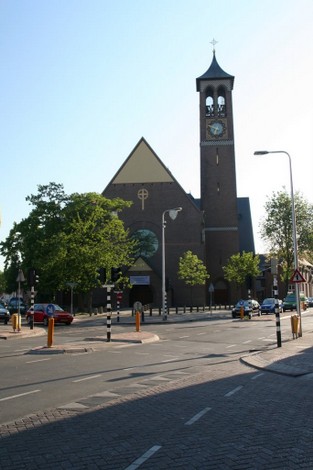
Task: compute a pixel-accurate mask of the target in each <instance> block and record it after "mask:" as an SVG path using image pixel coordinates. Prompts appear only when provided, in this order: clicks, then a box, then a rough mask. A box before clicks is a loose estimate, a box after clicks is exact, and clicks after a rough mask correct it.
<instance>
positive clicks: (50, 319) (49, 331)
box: [47, 318, 54, 348]
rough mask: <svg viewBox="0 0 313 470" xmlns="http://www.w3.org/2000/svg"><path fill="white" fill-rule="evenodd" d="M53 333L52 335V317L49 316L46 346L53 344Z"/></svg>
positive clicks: (49, 346)
mask: <svg viewBox="0 0 313 470" xmlns="http://www.w3.org/2000/svg"><path fill="white" fill-rule="evenodd" d="M53 335H54V318H49V321H48V341H47V346H48V348H51V346H52V344H53Z"/></svg>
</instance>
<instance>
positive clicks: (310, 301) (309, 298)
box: [308, 297, 313, 307]
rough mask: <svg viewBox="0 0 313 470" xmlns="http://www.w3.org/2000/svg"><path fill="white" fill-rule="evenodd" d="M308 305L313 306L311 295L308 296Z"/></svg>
mask: <svg viewBox="0 0 313 470" xmlns="http://www.w3.org/2000/svg"><path fill="white" fill-rule="evenodd" d="M308 304H309V305H308V306H309V307H313V297H308Z"/></svg>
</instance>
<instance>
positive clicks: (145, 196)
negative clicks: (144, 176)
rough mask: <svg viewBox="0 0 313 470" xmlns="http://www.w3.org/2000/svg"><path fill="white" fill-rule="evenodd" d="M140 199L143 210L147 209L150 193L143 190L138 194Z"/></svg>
mask: <svg viewBox="0 0 313 470" xmlns="http://www.w3.org/2000/svg"><path fill="white" fill-rule="evenodd" d="M137 196H138V199H140V201H141V210H144V209H145V200H146V199H148V197H149V192H148V190H147V189H145V188H141V189H139V190H138V192H137Z"/></svg>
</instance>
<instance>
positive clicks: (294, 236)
mask: <svg viewBox="0 0 313 470" xmlns="http://www.w3.org/2000/svg"><path fill="white" fill-rule="evenodd" d="M269 153H283V154H285V155H287V157H288V159H289V173H290V198H291V217H292V239H293V260H294V261H293V263H294V269H295V270H296V269H298V245H297V226H296V211H295V198H294V194H293V181H292V166H291V157H290V155H289V153H288V152H286V151H285V150H258V151H256V152H254V155H267V154H269ZM295 293H296V306H297V314H298V315H299V320H300V331H299V336H302V321H301V309H300V296H299V284H298V283H296V286H295Z"/></svg>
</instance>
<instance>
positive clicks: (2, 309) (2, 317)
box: [0, 302, 10, 325]
mask: <svg viewBox="0 0 313 470" xmlns="http://www.w3.org/2000/svg"><path fill="white" fill-rule="evenodd" d="M9 320H10V312H9V310H8V309H7V308H6V306H5V305H4V304H3V303H2V302H0V321H3V322H4V324H5V325H7V323H8V322H9Z"/></svg>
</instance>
